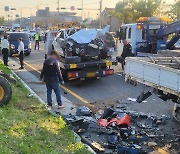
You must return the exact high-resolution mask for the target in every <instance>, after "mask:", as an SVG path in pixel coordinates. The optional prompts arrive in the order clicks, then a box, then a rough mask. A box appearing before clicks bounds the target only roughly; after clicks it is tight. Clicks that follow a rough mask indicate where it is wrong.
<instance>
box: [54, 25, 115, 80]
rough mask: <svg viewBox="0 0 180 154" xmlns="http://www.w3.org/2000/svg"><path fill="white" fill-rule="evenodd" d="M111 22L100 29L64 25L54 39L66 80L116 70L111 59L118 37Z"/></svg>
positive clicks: (106, 74) (98, 76) (83, 78)
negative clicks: (67, 27) (113, 32)
mask: <svg viewBox="0 0 180 154" xmlns="http://www.w3.org/2000/svg"><path fill="white" fill-rule="evenodd" d="M109 28H110V27H109V26H107V27H105V28H104V29H102V30H97V29H75V28H72V29H62V30H61V31H60V32H59V33H58V34H57V36H56V37H55V38H54V40H53V42H52V49H54V50H56V51H57V52H58V53H59V61H60V68H61V72H62V76H63V78H64V80H65V81H68V80H74V79H76V80H85V79H87V78H101V77H104V76H108V75H112V74H114V70H113V69H112V68H111V66H112V65H117V61H116V60H113V59H112V54H113V53H114V52H115V41H114V39H113V37H112V36H111V35H110V33H108V31H109Z"/></svg>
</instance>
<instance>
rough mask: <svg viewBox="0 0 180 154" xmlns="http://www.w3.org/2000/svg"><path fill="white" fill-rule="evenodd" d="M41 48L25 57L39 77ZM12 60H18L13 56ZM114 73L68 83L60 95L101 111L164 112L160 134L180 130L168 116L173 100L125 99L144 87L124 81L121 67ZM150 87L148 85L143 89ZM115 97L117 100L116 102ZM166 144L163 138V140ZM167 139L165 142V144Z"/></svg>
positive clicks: (154, 98) (42, 55) (132, 96)
mask: <svg viewBox="0 0 180 154" xmlns="http://www.w3.org/2000/svg"><path fill="white" fill-rule="evenodd" d="M44 54H45V51H44V47H43V43H41V48H40V51H37V50H36V51H35V50H33V51H32V53H31V55H30V56H28V57H25V64H26V65H25V68H26V69H27V70H28V71H30V72H31V73H33V74H34V75H35V76H36V77H38V78H39V76H40V71H41V69H42V65H43V62H44ZM14 60H16V61H17V60H18V59H17V58H14ZM114 69H115V74H114V75H112V76H109V77H104V78H101V79H99V80H86V81H83V82H70V83H65V85H64V86H61V94H62V95H63V96H64V97H66V98H67V99H69V100H70V101H71V102H72V103H73V104H74V105H77V106H84V105H89V104H90V105H91V106H93V107H92V109H93V111H95V112H100V111H101V112H102V110H104V108H105V107H111V106H114V107H118V106H120V107H124V108H126V109H127V110H128V111H137V112H144V113H146V114H148V113H150V114H156V115H158V116H162V115H166V116H167V117H171V118H170V119H169V120H168V123H167V124H166V125H163V126H161V129H162V130H163V132H164V134H173V133H177V132H180V128H179V125H178V124H177V123H176V122H175V121H174V120H173V119H172V116H171V112H172V107H173V103H172V102H171V101H167V102H164V101H162V100H161V99H160V98H158V97H157V96H156V95H152V96H151V97H149V98H148V99H147V100H146V102H144V103H137V102H132V101H128V100H127V99H128V98H137V96H139V95H140V94H141V92H142V91H143V90H144V86H143V85H138V86H136V87H134V86H132V85H130V84H127V83H126V82H125V81H124V75H122V71H121V66H120V65H119V66H115V67H114ZM145 90H146V91H148V90H151V88H150V87H146V88H145ZM117 100H118V101H117ZM164 142H165V143H166V141H164ZM168 142H169V141H168V140H167V144H168Z"/></svg>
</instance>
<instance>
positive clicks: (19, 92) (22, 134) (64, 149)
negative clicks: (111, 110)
mask: <svg viewBox="0 0 180 154" xmlns="http://www.w3.org/2000/svg"><path fill="white" fill-rule="evenodd" d="M0 70H3V71H4V72H6V73H10V70H9V69H8V68H7V67H5V66H3V65H2V63H0ZM12 89H13V96H12V100H11V102H10V103H9V104H8V105H7V106H3V107H2V108H0V153H3V154H6V153H7V154H11V153H13V154H14V153H15V154H16V153H17V154H19V153H22V154H31V153H32V154H34V153H39V154H46V153H50V154H61V153H62V154H66V153H67V154H70V153H73V154H88V153H90V152H88V150H87V149H86V148H85V147H84V146H83V145H82V144H81V143H77V142H76V140H75V136H74V135H73V133H72V132H71V131H70V130H69V128H68V127H67V126H66V124H65V123H64V121H63V120H62V118H56V117H53V116H51V115H50V114H49V113H48V112H47V110H46V108H45V107H44V106H43V105H42V104H40V102H39V101H38V100H37V99H36V98H32V97H30V98H28V97H27V95H28V94H29V91H28V90H27V89H26V88H25V87H24V86H23V85H22V84H21V82H20V81H17V83H16V84H14V85H12Z"/></svg>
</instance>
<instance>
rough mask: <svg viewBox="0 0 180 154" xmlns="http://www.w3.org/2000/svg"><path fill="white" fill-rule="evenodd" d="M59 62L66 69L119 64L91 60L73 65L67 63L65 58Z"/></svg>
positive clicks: (112, 61) (108, 60) (109, 60)
mask: <svg viewBox="0 0 180 154" xmlns="http://www.w3.org/2000/svg"><path fill="white" fill-rule="evenodd" d="M59 61H60V62H61V67H62V68H64V69H75V68H86V67H93V66H112V65H117V64H118V62H117V61H116V60H113V59H107V60H97V59H91V60H89V61H86V62H80V63H72V64H68V63H65V61H64V58H61V59H60V60H59Z"/></svg>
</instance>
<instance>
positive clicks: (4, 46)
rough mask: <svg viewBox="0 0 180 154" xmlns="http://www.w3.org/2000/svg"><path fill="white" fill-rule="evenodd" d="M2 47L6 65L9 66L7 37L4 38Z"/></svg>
mask: <svg viewBox="0 0 180 154" xmlns="http://www.w3.org/2000/svg"><path fill="white" fill-rule="evenodd" d="M1 47H2V55H3V62H4V65H6V66H8V56H9V42H8V40H7V36H4V39H3V40H2V45H1Z"/></svg>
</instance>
